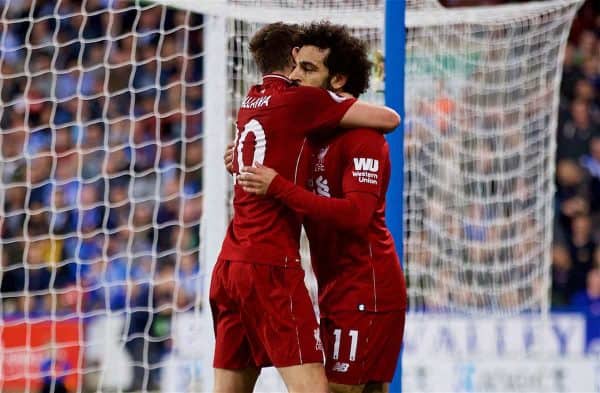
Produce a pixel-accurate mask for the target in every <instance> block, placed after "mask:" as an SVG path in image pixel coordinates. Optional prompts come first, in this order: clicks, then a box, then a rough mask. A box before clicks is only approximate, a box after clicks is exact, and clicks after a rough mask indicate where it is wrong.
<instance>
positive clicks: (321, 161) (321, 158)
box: [314, 146, 329, 172]
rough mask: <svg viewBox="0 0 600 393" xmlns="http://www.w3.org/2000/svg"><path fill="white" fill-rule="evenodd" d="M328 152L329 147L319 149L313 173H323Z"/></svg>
mask: <svg viewBox="0 0 600 393" xmlns="http://www.w3.org/2000/svg"><path fill="white" fill-rule="evenodd" d="M328 150H329V146H326V147H322V148H321V149H319V152H318V153H317V157H316V158H317V159H316V161H315V168H314V171H315V172H324V171H325V155H326V154H327V151H328Z"/></svg>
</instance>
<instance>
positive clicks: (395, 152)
mask: <svg viewBox="0 0 600 393" xmlns="http://www.w3.org/2000/svg"><path fill="white" fill-rule="evenodd" d="M405 6H406V5H405V1H404V0H400V1H395V0H386V2H385V39H384V42H385V52H384V53H385V74H384V75H385V103H386V105H387V106H389V107H390V108H392V109H394V110H396V112H398V113H399V114H400V118H401V120H402V121H401V123H400V126H399V127H398V129H396V131H395V132H394V133H392V134H390V135H388V136H387V141H388V144H389V151H390V162H391V165H392V173H391V176H390V185H389V188H388V192H387V196H386V222H387V225H388V227H389V228H390V231H391V232H392V236H393V238H394V242H395V244H396V250H397V252H398V255H400V256H402V255H403V245H404V235H403V234H404V231H403V226H404V208H403V206H404V170H399V168H404V122H405V120H404V119H405V110H404V94H405V89H404V83H405V74H404V62H405V47H406V29H405V23H404V19H405V14H406V9H405ZM390 70H394V71H393V72H390ZM403 260H404V258H402V257H401V258H400V264H401V265H403V264H404V262H403ZM390 392H402V355H400V356H399V358H398V364H397V366H396V373H395V376H394V379H393V381H392V383H391V385H390Z"/></svg>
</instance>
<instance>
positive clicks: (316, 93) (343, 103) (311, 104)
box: [293, 86, 400, 135]
mask: <svg viewBox="0 0 600 393" xmlns="http://www.w3.org/2000/svg"><path fill="white" fill-rule="evenodd" d="M293 99H294V100H296V101H295V102H294V103H293V105H294V107H295V108H296V109H297V110H296V111H295V116H296V118H295V119H294V120H293V121H295V122H299V123H300V124H304V125H305V127H303V129H304V130H305V132H306V133H307V134H309V135H311V134H312V135H315V134H331V133H332V132H335V131H336V129H337V128H338V127H342V128H359V127H365V128H373V129H377V130H382V131H384V132H386V131H387V132H389V131H392V130H394V129H396V127H397V126H398V125H399V124H400V116H399V115H398V113H396V112H395V111H394V110H393V109H390V108H387V107H384V106H379V105H373V104H368V103H366V102H363V101H359V100H356V99H355V98H352V97H348V96H340V95H337V94H335V93H333V92H331V91H328V90H324V89H318V88H315V87H307V86H300V87H298V90H297V91H296V94H295V96H294V97H293Z"/></svg>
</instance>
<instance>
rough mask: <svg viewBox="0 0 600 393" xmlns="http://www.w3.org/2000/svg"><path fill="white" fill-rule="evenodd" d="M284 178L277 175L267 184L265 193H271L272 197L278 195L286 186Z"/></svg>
mask: <svg viewBox="0 0 600 393" xmlns="http://www.w3.org/2000/svg"><path fill="white" fill-rule="evenodd" d="M286 183H287V182H286V180H285V179H284V178H283V176H281V175H279V174H278V175H277V176H275V177H274V178H273V181H271V184H269V188H268V189H267V195H271V196H274V197H277V196H280V195H281V194H282V193H283V192H284V191H285V189H286V188H287V184H286Z"/></svg>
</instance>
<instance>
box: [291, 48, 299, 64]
mask: <svg viewBox="0 0 600 393" xmlns="http://www.w3.org/2000/svg"><path fill="white" fill-rule="evenodd" d="M298 52H300V47H299V46H295V47H294V49H292V57H293V58H294V61H296V57H297V56H298Z"/></svg>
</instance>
